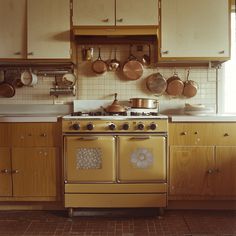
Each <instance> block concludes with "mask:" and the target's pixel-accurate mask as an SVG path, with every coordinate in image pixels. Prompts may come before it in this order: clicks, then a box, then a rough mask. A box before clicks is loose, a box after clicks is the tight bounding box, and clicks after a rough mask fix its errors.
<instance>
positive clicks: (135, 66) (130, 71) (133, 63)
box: [122, 46, 143, 80]
mask: <svg viewBox="0 0 236 236" xmlns="http://www.w3.org/2000/svg"><path fill="white" fill-rule="evenodd" d="M131 47H132V46H130V55H129V58H128V61H127V62H125V64H124V65H123V69H122V70H123V74H124V75H125V77H126V78H127V79H129V80H137V79H139V78H140V77H141V76H142V75H143V65H142V63H141V62H140V61H139V60H138V59H137V58H136V57H135V56H134V55H133V54H132V52H131Z"/></svg>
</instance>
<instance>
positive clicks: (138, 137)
mask: <svg viewBox="0 0 236 236" xmlns="http://www.w3.org/2000/svg"><path fill="white" fill-rule="evenodd" d="M130 139H132V140H146V139H150V136H134V137H132V138H130Z"/></svg>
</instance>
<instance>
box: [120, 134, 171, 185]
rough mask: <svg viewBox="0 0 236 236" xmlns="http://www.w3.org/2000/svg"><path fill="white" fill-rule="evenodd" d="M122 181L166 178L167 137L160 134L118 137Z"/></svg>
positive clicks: (160, 180) (159, 180)
mask: <svg viewBox="0 0 236 236" xmlns="http://www.w3.org/2000/svg"><path fill="white" fill-rule="evenodd" d="M118 163H119V164H118V179H119V181H120V182H129V181H131V182H133V181H136V182H147V181H157V182H163V181H165V180H166V138H165V137H160V136H138V135H135V136H119V137H118Z"/></svg>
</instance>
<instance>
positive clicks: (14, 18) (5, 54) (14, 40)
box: [0, 0, 26, 58]
mask: <svg viewBox="0 0 236 236" xmlns="http://www.w3.org/2000/svg"><path fill="white" fill-rule="evenodd" d="M25 16H26V0H0V29H1V30H0V39H1V43H0V57H1V58H22V57H24V52H25V45H24V43H25V41H26V40H25V37H24V35H25V32H26V17H25Z"/></svg>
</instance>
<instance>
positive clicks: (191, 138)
mask: <svg viewBox="0 0 236 236" xmlns="http://www.w3.org/2000/svg"><path fill="white" fill-rule="evenodd" d="M215 128H216V127H215V126H214V124H213V123H170V124H169V144H170V145H214V143H215V135H216V132H215ZM235 130H236V129H235Z"/></svg>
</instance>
